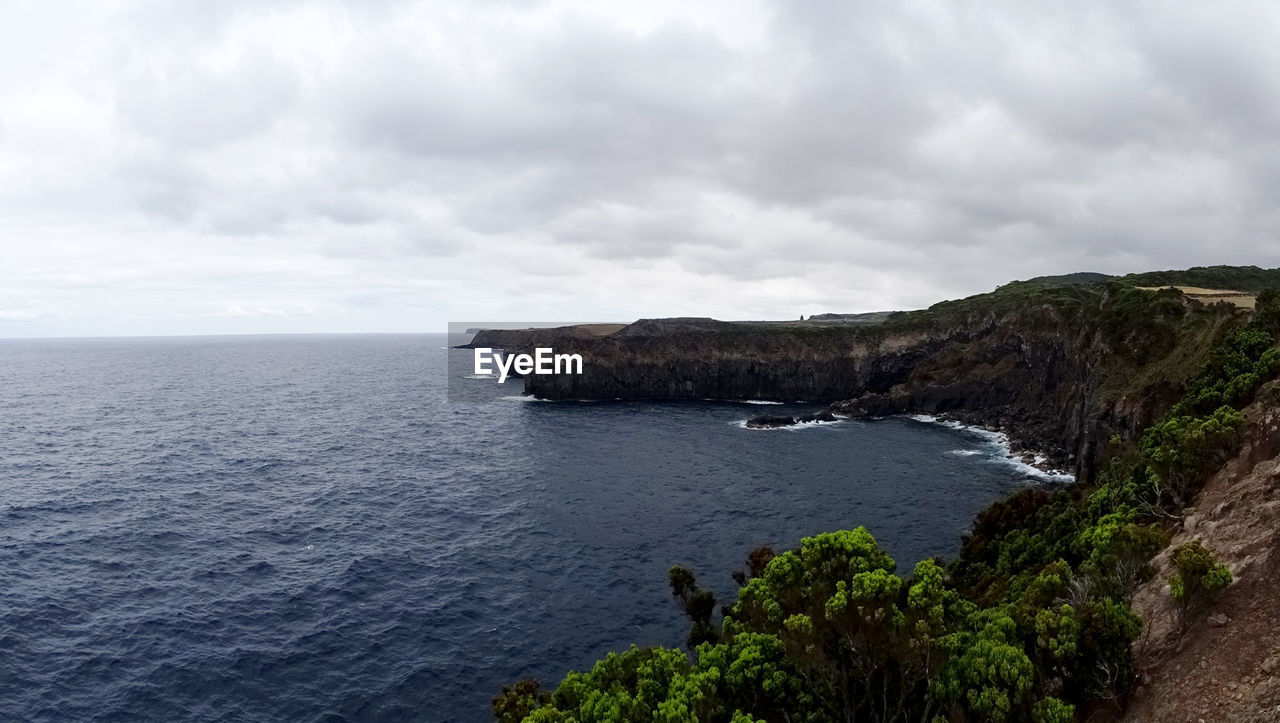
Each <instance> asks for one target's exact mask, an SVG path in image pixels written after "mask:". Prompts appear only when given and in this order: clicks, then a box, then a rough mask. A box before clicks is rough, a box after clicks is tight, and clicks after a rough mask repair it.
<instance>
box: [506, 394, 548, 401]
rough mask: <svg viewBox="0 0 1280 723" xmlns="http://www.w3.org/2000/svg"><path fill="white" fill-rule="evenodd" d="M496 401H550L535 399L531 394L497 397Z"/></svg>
mask: <svg viewBox="0 0 1280 723" xmlns="http://www.w3.org/2000/svg"><path fill="white" fill-rule="evenodd" d="M498 399H501V400H503V401H507V402H546V401H550V400H547V399H538V398H537V397H535V396H533V395H532V394H513V395H511V396H509V397H498Z"/></svg>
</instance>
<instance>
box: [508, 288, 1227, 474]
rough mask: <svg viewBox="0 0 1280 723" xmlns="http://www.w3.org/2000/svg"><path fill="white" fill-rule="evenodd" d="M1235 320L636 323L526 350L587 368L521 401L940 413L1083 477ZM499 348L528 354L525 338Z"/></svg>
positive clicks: (536, 380)
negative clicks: (781, 404)
mask: <svg viewBox="0 0 1280 723" xmlns="http://www.w3.org/2000/svg"><path fill="white" fill-rule="evenodd" d="M1237 317H1238V315H1237V314H1236V312H1235V311H1234V310H1233V309H1231V308H1229V307H1227V306H1225V305H1214V306H1205V305H1201V304H1197V303H1195V302H1191V301H1188V300H1186V299H1184V298H1181V297H1178V296H1177V295H1176V293H1175V294H1160V293H1153V292H1141V291H1137V290H1134V289H1127V288H1120V287H1117V286H1114V285H1097V286H1091V287H1083V286H1078V287H1069V288H1067V289H1066V290H1065V291H1064V290H1061V289H1051V290H1050V291H1049V292H1046V291H1044V290H1042V289H1036V290H1034V291H1031V292H1028V291H1026V290H1024V289H1014V290H1013V291H997V292H996V293H993V294H987V295H983V296H980V297H971V298H970V299H966V300H962V301H959V302H947V303H945V304H941V305H938V306H937V307H934V308H932V309H930V310H926V311H922V312H910V313H903V314H895V315H893V316H890V317H889V318H888V319H887V320H886V321H884V322H882V323H880V324H877V325H864V326H835V327H833V326H828V325H822V324H808V323H805V322H785V323H783V322H778V323H751V322H719V321H714V320H710V319H665V320H642V321H639V322H636V323H634V324H631V325H629V326H627V327H625V328H623V329H621V330H619V331H617V332H615V333H612V334H609V335H606V336H583V335H574V334H561V335H559V336H558V337H555V338H549V337H548V336H547V333H546V332H545V331H541V332H539V337H538V338H539V341H538V345H543V343H544V342H545V344H546V345H553V346H554V348H555V351H556V352H557V353H565V352H568V353H580V354H582V355H583V358H584V369H583V373H582V374H581V375H565V374H561V375H541V376H537V375H535V376H528V377H526V378H525V391H526V393H529V394H533V395H536V396H538V397H542V398H546V399H763V400H776V401H795V400H804V401H823V402H831V403H834V405H833V407H832V409H833V411H835V412H837V413H842V414H850V415H854V414H866V415H887V414H898V413H916V412H923V413H930V414H936V413H946V414H950V415H952V416H955V417H957V418H959V419H961V420H963V421H966V422H969V423H976V424H983V425H986V426H992V427H997V428H1002V429H1004V430H1005V431H1006V432H1008V433H1009V434H1010V436H1011V437H1012V438H1013V439H1014V441H1015V442H1017V443H1019V444H1021V445H1023V446H1025V447H1027V448H1033V449H1038V450H1042V451H1044V452H1046V453H1047V454H1049V455H1050V457H1051V458H1052V459H1053V460H1054V461H1055V462H1056V463H1058V464H1059V465H1062V466H1067V467H1069V468H1074V470H1075V471H1076V473H1077V475H1080V474H1088V473H1089V472H1090V471H1091V470H1092V469H1093V467H1094V465H1095V464H1096V463H1097V462H1098V461H1099V460H1098V456H1099V453H1098V450H1099V449H1101V448H1102V447H1104V446H1105V445H1102V444H1100V442H1104V441H1105V440H1106V439H1108V438H1109V437H1110V436H1111V435H1112V434H1121V435H1128V434H1131V433H1133V432H1134V431H1136V430H1138V429H1141V428H1142V427H1143V426H1145V425H1146V424H1148V423H1149V422H1150V421H1152V420H1153V419H1154V418H1155V417H1156V416H1157V415H1158V414H1159V413H1160V412H1162V411H1163V410H1164V409H1165V408H1166V407H1167V406H1168V405H1169V404H1171V403H1172V402H1173V400H1175V399H1176V398H1177V396H1178V395H1179V394H1180V390H1181V384H1182V382H1183V381H1185V374H1184V373H1183V372H1181V371H1180V369H1182V368H1184V367H1185V368H1186V369H1194V368H1198V366H1199V356H1197V355H1198V354H1199V351H1200V350H1203V349H1207V348H1208V347H1209V340H1210V339H1211V338H1212V336H1213V335H1214V334H1216V333H1217V332H1218V331H1219V330H1220V328H1221V326H1222V325H1224V324H1226V323H1230V322H1231V321H1232V319H1234V318H1237ZM504 341H505V342H506V344H501V345H502V346H507V347H508V348H512V347H519V346H527V345H529V344H531V343H532V342H533V337H532V336H530V337H529V338H528V339H524V340H521V339H517V338H514V337H510V336H508V338H505V339H504ZM495 345H500V344H495ZM1171 359H1172V360H1175V361H1177V360H1179V359H1181V360H1183V361H1185V362H1186V363H1183V364H1174V363H1172V362H1171V361H1170V360H1171ZM1179 374H1182V376H1183V378H1179ZM1148 380H1151V381H1148Z"/></svg>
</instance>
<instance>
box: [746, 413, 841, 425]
mask: <svg viewBox="0 0 1280 723" xmlns="http://www.w3.org/2000/svg"><path fill="white" fill-rule="evenodd" d="M838 421H840V418H839V417H837V416H836V415H835V414H833V413H832V412H831V410H830V409H824V410H822V411H821V412H815V413H813V414H802V415H800V416H798V417H792V416H788V415H786V414H761V415H760V416H758V417H752V418H751V419H748V420H747V427H748V428H750V429H776V428H778V427H790V426H792V425H795V424H802V423H805V422H838Z"/></svg>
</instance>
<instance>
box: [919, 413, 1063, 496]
mask: <svg viewBox="0 0 1280 723" xmlns="http://www.w3.org/2000/svg"><path fill="white" fill-rule="evenodd" d="M901 416H904V417H906V418H908V419H913V420H915V421H917V422H921V423H923V424H939V425H942V426H944V427H947V428H948V429H958V430H963V431H966V432H970V433H972V434H974V435H977V436H980V437H983V438H984V439H985V440H986V441H987V442H988V444H990V445H992V446H993V447H995V448H996V450H997V451H998V452H999V455H995V456H997V457H998V458H999V459H1001V460H1003V461H1004V462H1005V463H1006V464H1009V465H1010V466H1013V467H1015V468H1017V469H1020V470H1022V471H1023V472H1025V473H1026V474H1028V475H1030V476H1032V477H1036V478H1039V479H1042V480H1044V481H1046V482H1058V483H1071V482H1075V481H1076V477H1075V475H1073V474H1071V473H1069V472H1067V471H1066V470H1064V469H1062V468H1061V467H1058V466H1056V465H1054V464H1053V463H1052V460H1051V459H1050V458H1049V456H1048V455H1046V454H1044V453H1043V452H1040V451H1037V450H1034V449H1027V448H1025V447H1022V446H1020V445H1015V443H1014V441H1013V439H1012V438H1011V437H1010V436H1009V434H1008V433H1007V432H1004V431H1002V430H999V429H993V428H991V427H987V426H984V425H979V424H967V423H965V422H962V421H960V420H959V419H956V418H955V417H953V416H951V415H948V414H945V413H943V414H906V415H901Z"/></svg>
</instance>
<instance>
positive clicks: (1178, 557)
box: [1169, 540, 1231, 628]
mask: <svg viewBox="0 0 1280 723" xmlns="http://www.w3.org/2000/svg"><path fill="white" fill-rule="evenodd" d="M1173 564H1174V567H1175V568H1176V569H1177V572H1175V573H1174V574H1173V576H1171V577H1170V578H1169V594H1170V595H1171V596H1172V597H1173V600H1174V602H1175V603H1177V605H1178V614H1179V617H1180V619H1181V621H1182V626H1183V628H1186V627H1187V626H1189V625H1190V624H1191V622H1192V621H1193V620H1194V617H1195V616H1196V615H1197V614H1199V613H1200V612H1201V611H1202V610H1203V609H1204V607H1205V606H1206V605H1207V604H1208V603H1209V601H1211V600H1212V599H1213V598H1214V597H1216V596H1217V595H1218V593H1220V592H1222V591H1223V590H1224V589H1226V587H1227V586H1228V585H1230V584H1231V570H1229V569H1228V568H1227V566H1226V565H1223V564H1222V563H1220V562H1218V560H1217V559H1216V558H1215V557H1214V556H1213V553H1212V552H1210V551H1209V550H1208V549H1207V548H1206V547H1205V546H1204V545H1202V544H1200V542H1199V541H1198V540H1193V541H1191V542H1188V543H1186V544H1185V545H1182V546H1180V547H1178V549H1177V550H1174V552H1173Z"/></svg>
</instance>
